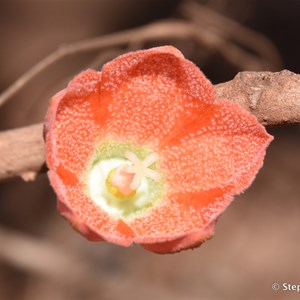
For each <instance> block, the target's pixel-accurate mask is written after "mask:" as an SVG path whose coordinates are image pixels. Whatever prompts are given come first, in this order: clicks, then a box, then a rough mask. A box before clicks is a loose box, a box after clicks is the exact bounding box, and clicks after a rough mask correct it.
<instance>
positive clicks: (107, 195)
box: [85, 141, 164, 219]
mask: <svg viewBox="0 0 300 300" xmlns="http://www.w3.org/2000/svg"><path fill="white" fill-rule="evenodd" d="M128 151H130V152H132V153H134V154H135V155H136V156H137V157H138V158H139V159H140V160H144V159H145V158H146V157H148V156H149V155H150V154H151V153H153V150H152V149H150V148H149V147H147V146H136V145H134V144H131V143H120V142H116V141H105V142H103V143H101V144H100V145H98V146H97V147H96V149H95V153H94V156H93V157H92V159H91V162H90V165H89V167H88V170H87V173H86V176H85V182H86V193H87V194H88V195H89V197H90V198H91V199H92V200H93V201H94V202H95V203H96V205H98V206H100V207H101V208H102V209H103V210H104V211H106V212H107V213H109V214H110V215H111V216H113V217H117V218H123V219H131V218H134V217H137V216H138V215H140V214H142V213H144V212H145V211H147V210H149V209H151V208H152V207H153V206H154V205H155V204H157V203H158V202H159V200H160V199H161V198H162V194H163V186H164V185H163V179H162V180H160V181H159V182H155V181H154V180H152V179H150V178H146V177H145V178H143V180H142V183H141V186H140V187H139V188H138V189H137V190H136V193H135V194H134V195H130V197H127V198H126V201H124V198H123V199H122V200H123V201H120V200H121V198H122V197H120V195H119V194H118V193H114V192H112V190H111V189H110V186H109V185H107V178H108V177H109V176H111V174H112V173H111V171H112V170H114V169H115V168H116V167H118V166H120V165H123V164H128V165H130V161H128V160H127V159H126V158H125V153H126V152H128ZM149 168H150V169H152V170H154V171H156V172H158V173H159V174H160V175H161V177H162V174H161V172H160V170H159V161H158V162H154V163H153V164H152V165H151V166H150V167H149Z"/></svg>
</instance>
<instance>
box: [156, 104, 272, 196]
mask: <svg viewBox="0 0 300 300" xmlns="http://www.w3.org/2000/svg"><path fill="white" fill-rule="evenodd" d="M271 140H272V137H271V136H270V135H269V134H268V133H267V132H266V130H265V128H264V127H263V126H262V125H260V124H259V123H258V122H257V120H256V118H255V117H254V116H252V115H251V114H250V113H248V112H247V111H245V110H243V109H242V108H241V107H240V106H239V105H238V104H235V103H232V102H229V101H220V102H218V103H216V104H213V105H211V106H210V107H209V108H207V109H206V110H205V111H204V112H203V113H202V114H200V115H199V118H198V120H196V122H191V124H189V126H188V127H187V128H185V129H184V130H182V132H179V133H178V135H177V136H174V137H173V138H172V139H170V140H169V141H168V144H167V145H165V146H164V148H163V150H161V157H162V158H161V163H160V168H161V170H163V171H164V173H165V179H166V181H167V184H168V187H169V190H171V191H173V192H175V191H176V192H182V193H183V192H195V191H199V190H209V189H212V188H217V187H219V188H228V187H230V191H229V193H230V194H235V193H239V192H241V191H243V190H244V189H245V188H247V187H248V186H249V185H250V183H251V182H252V181H253V179H254V178H255V175H256V173H257V172H258V170H259V169H260V167H261V166H262V163H263V159H264V155H265V150H266V147H267V146H268V145H269V143H270V141H271Z"/></svg>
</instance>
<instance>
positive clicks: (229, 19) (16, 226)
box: [0, 0, 300, 300]
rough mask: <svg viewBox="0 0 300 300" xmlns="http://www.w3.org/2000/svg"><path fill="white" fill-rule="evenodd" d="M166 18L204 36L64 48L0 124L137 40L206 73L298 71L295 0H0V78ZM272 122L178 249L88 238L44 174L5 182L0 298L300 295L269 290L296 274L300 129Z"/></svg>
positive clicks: (20, 116)
mask: <svg viewBox="0 0 300 300" xmlns="http://www.w3.org/2000/svg"><path fill="white" fill-rule="evenodd" d="M195 3H196V4H195ZM207 9H209V10H207ZM216 13H217V14H216ZM224 17H225V18H224ZM170 19H172V20H181V21H186V22H190V23H192V24H193V26H196V27H197V29H198V30H199V35H200V37H201V38H203V39H202V42H201V43H199V42H197V41H195V40H193V39H192V38H186V39H176V38H166V39H164V40H161V39H157V40H156V39H155V38H154V39H151V40H147V41H143V40H141V39H140V40H138V41H135V40H133V41H131V42H130V43H129V44H122V45H119V46H115V47H107V48H105V49H101V51H100V50H97V51H90V52H87V53H80V54H76V55H72V56H68V57H66V58H63V59H61V60H60V61H58V62H57V63H55V64H54V65H52V66H51V67H50V68H47V69H46V70H44V71H43V72H42V73H41V74H40V75H39V76H38V77H36V78H34V79H33V80H32V81H31V82H30V83H29V84H28V85H27V86H26V87H24V88H23V89H22V90H21V91H20V92H19V93H17V94H16V95H15V96H14V97H12V98H11V99H10V100H9V102H8V103H6V104H5V105H4V106H2V107H1V108H0V129H1V130H5V129H10V128H17V127H20V126H26V125H29V124H33V123H38V122H41V121H42V120H43V118H44V115H45V113H46V110H47V106H48V101H49V98H50V97H51V95H53V94H54V93H55V92H56V91H58V90H59V89H61V88H62V87H64V86H65V85H66V83H67V82H68V80H70V78H72V77H73V76H74V74H76V73H78V72H79V71H81V70H83V69H85V68H87V67H96V68H100V67H101V65H102V64H103V63H105V62H106V61H108V60H110V59H112V58H114V57H115V56H117V55H119V54H121V53H124V52H126V51H130V50H135V49H139V48H147V47H151V46H155V45H162V44H173V45H175V46H176V47H178V48H179V49H181V50H182V52H183V53H184V54H185V56H186V57H187V58H189V59H191V60H192V61H194V62H195V63H196V64H197V65H198V66H199V67H200V68H201V69H202V70H203V71H204V72H205V73H206V74H207V76H208V77H209V78H210V79H211V80H212V82H213V83H219V82H223V81H227V80H230V79H232V78H233V77H234V75H235V74H236V73H237V72H239V71H242V70H248V71H249V70H256V71H259V70H271V71H278V70H280V69H283V68H286V69H289V70H291V71H294V72H298V73H299V72H300V55H299V53H300V40H299V30H300V1H298V0H285V1H281V0H263V1H259V0H253V1H251V0H244V1H239V0H206V1H204V0H203V1H194V2H190V1H185V0H182V1H179V0H164V1H160V0H99V1H96V0H73V1H71V0H60V1H58V0H57V1H51V0H43V1H42V0H40V1H38V0H19V1H17V0H12V1H9V0H1V1H0V36H1V48H0V54H1V55H0V66H1V69H0V90H1V91H4V90H5V88H7V87H8V86H9V85H10V84H12V83H13V82H14V81H15V80H16V79H17V78H18V77H19V76H21V75H22V74H23V73H24V72H26V71H27V70H28V69H30V68H31V67H32V66H33V65H35V64H36V63H38V62H39V61H40V60H41V59H42V58H44V57H45V56H47V55H49V54H50V53H51V52H53V51H54V50H56V49H57V48H58V46H60V45H62V44H69V43H73V42H76V41H79V40H83V39H89V38H94V37H101V36H104V35H109V34H113V33H115V32H118V31H122V30H127V29H136V28H139V27H140V26H144V25H147V24H150V23H152V22H161V21H166V20H170ZM158 33H159V32H158ZM216 39H217V41H218V42H217V43H214V44H213V46H212V44H211V41H215V40H216ZM228 49H229V50H230V49H235V52H232V51H228ZM243 58H247V59H243ZM268 131H269V132H270V133H271V134H273V135H274V136H275V139H274V141H273V142H272V144H271V146H270V147H269V149H268V153H267V156H266V160H265V164H264V167H263V169H262V170H261V171H260V173H259V175H258V176H257V178H256V180H255V182H254V184H253V185H252V186H251V187H250V188H249V189H248V190H247V191H246V192H245V193H244V194H243V195H240V196H237V197H236V200H235V201H234V202H233V204H232V205H231V206H230V207H229V209H227V211H226V212H225V213H224V214H223V215H222V216H221V218H220V219H219V221H218V224H217V226H216V235H215V237H214V238H213V239H212V240H210V241H208V242H207V243H205V244H203V245H202V246H201V247H200V248H198V249H196V250H193V251H192V250H189V251H185V252H181V253H179V254H174V255H163V256H161V255H156V254H153V253H150V252H147V251H145V250H143V249H142V248H140V247H138V246H133V247H130V248H120V247H117V246H114V245H110V244H106V243H92V242H88V241H86V240H85V239H84V238H82V237H81V236H80V235H78V234H77V233H76V232H74V231H73V230H72V229H71V227H70V226H69V225H68V224H67V222H65V221H64V220H63V219H62V218H61V217H60V216H59V215H58V214H57V212H56V203H55V195H54V193H53V191H52V189H51V187H50V186H49V182H48V179H47V177H46V175H45V174H41V175H39V176H38V177H37V179H36V180H35V181H34V182H30V183H25V182H23V181H22V180H21V179H15V180H10V181H7V182H2V183H0V299H1V300H2V299H3V300H6V299H8V300H68V299H91V300H93V299H97V300H98V299H112V300H115V299H116V300H119V299H120V300H123V299H124V300H127V299H130V300H152V299H157V300H169V299H170V300H171V299H172V300H173V299H174V300H194V299H195V300H196V299H300V293H297V292H293V291H282V290H279V291H273V290H272V284H273V283H279V284H280V285H281V284H283V283H285V282H287V283H291V284H300V259H299V253H300V234H299V231H300V185H299V183H300V155H299V150H300V129H299V126H289V127H282V128H269V129H268Z"/></svg>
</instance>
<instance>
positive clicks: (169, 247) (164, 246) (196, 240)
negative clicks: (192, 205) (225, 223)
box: [141, 222, 215, 254]
mask: <svg viewBox="0 0 300 300" xmlns="http://www.w3.org/2000/svg"><path fill="white" fill-rule="evenodd" d="M214 230H215V222H213V223H212V224H209V225H208V226H206V227H205V228H203V229H201V230H199V231H198V232H194V233H190V234H187V235H185V236H183V237H180V238H177V239H175V240H172V241H168V242H161V243H153V244H141V246H142V247H143V248H145V249H147V250H149V251H152V252H155V253H158V254H167V253H175V252H180V251H181V250H185V249H194V248H197V247H199V246H200V245H201V244H202V243H204V242H205V241H207V240H209V239H210V238H212V236H213V235H214Z"/></svg>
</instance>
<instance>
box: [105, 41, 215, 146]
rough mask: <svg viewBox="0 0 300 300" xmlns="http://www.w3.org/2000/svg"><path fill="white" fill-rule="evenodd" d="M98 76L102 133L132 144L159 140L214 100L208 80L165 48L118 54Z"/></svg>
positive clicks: (170, 49) (181, 56)
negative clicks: (103, 115) (104, 119)
mask: <svg viewBox="0 0 300 300" xmlns="http://www.w3.org/2000/svg"><path fill="white" fill-rule="evenodd" d="M101 74H102V76H101V91H100V98H101V103H102V109H104V108H105V107H106V114H107V126H106V131H107V134H108V135H109V136H111V137H112V138H115V139H124V140H127V141H133V142H135V143H137V144H143V143H151V144H154V143H155V142H158V141H161V140H163V139H164V137H165V136H166V135H168V134H169V133H170V132H171V131H173V130H175V131H176V130H177V129H176V128H178V129H179V128H182V126H183V125H184V123H185V121H186V119H189V118H191V117H195V114H194V111H197V112H199V111H201V110H202V109H204V108H205V107H206V106H207V105H209V104H211V103H212V102H213V101H214V99H215V92H214V89H213V87H212V85H211V83H210V82H209V80H208V79H206V78H205V76H204V75H203V74H202V72H200V70H199V69H198V68H197V67H196V66H195V65H193V64H192V63H191V62H189V61H188V60H186V59H184V57H183V55H182V54H181V53H180V52H179V51H178V50H177V49H175V48H173V47H170V46H168V47H159V48H153V49H150V50H146V51H137V52H133V53H128V54H126V55H123V56H121V57H119V58H117V59H115V60H114V61H112V62H110V63H108V64H106V65H105V66H104V67H103V69H102V73H101Z"/></svg>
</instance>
